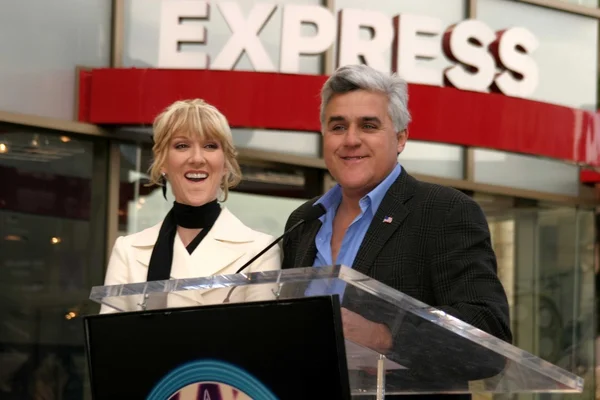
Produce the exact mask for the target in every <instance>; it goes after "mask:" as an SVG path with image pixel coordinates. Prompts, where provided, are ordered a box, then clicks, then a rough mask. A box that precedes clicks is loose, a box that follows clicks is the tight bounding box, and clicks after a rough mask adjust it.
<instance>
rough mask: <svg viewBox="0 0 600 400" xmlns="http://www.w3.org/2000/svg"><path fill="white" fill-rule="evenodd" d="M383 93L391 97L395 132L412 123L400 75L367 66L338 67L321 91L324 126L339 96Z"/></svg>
mask: <svg viewBox="0 0 600 400" xmlns="http://www.w3.org/2000/svg"><path fill="white" fill-rule="evenodd" d="M360 89H362V90H368V91H372V92H381V93H384V94H385V95H387V97H388V100H389V102H388V104H389V105H388V113H389V115H390V118H391V120H392V123H393V124H394V128H395V130H396V132H400V131H403V130H404V129H406V128H407V127H408V124H409V122H410V113H409V112H408V85H407V83H406V81H405V80H404V79H402V78H401V77H400V76H399V75H398V74H395V73H394V74H392V75H389V74H385V73H383V72H380V71H378V70H376V69H374V68H372V67H369V66H367V65H363V64H360V65H346V66H343V67H340V68H338V69H337V70H336V71H335V72H334V73H333V74H332V75H331V76H330V77H329V79H327V81H326V82H325V84H324V85H323V89H321V125H322V126H325V107H327V104H329V101H330V100H331V98H332V97H333V96H334V95H336V94H344V93H348V92H351V91H354V90H360Z"/></svg>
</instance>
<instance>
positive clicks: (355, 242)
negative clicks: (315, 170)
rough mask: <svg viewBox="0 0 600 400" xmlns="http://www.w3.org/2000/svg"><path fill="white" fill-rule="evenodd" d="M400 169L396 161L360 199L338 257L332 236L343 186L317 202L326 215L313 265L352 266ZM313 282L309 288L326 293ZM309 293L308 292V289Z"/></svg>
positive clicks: (326, 194) (311, 290)
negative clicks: (385, 174) (382, 177)
mask: <svg viewBox="0 0 600 400" xmlns="http://www.w3.org/2000/svg"><path fill="white" fill-rule="evenodd" d="M401 171H402V167H401V166H400V164H397V165H396V167H394V169H393V170H392V172H390V174H389V175H388V176H387V177H386V178H385V179H384V180H383V181H382V182H381V183H380V184H379V185H377V187H375V188H374V189H373V190H372V191H371V192H369V193H368V194H367V195H365V196H364V197H363V198H362V199H360V201H359V205H360V210H361V212H360V214H359V215H358V216H357V217H356V218H355V219H354V221H352V223H351V224H350V225H349V226H348V229H347V230H346V233H345V234H344V239H343V240H342V245H341V247H340V250H339V252H338V256H337V260H332V255H331V236H332V235H333V219H334V217H335V214H336V212H337V209H338V206H339V205H340V203H341V201H342V188H341V187H340V185H339V184H338V185H335V186H334V187H333V188H331V189H330V190H329V191H328V192H327V193H325V194H324V195H323V196H322V197H321V198H320V199H319V200H318V201H317V202H315V204H322V205H323V207H325V210H326V212H325V214H323V216H321V218H319V219H320V220H321V222H322V225H321V228H320V229H319V232H317V236H316V237H315V244H316V247H317V256H316V257H315V260H314V263H313V266H314V267H322V266H330V265H337V264H339V265H344V266H346V267H350V268H352V266H353V264H354V259H355V258H356V254H357V253H358V249H359V248H360V245H361V244H362V241H363V239H364V237H365V234H366V233H367V230H368V229H369V226H370V225H371V221H373V218H374V217H375V214H376V213H377V209H378V208H379V205H380V204H381V202H382V200H383V198H384V197H385V195H386V193H387V191H388V190H389V188H390V187H391V186H392V184H393V183H394V182H395V181H396V179H397V178H398V176H400V173H401ZM311 286H312V289H309V291H310V292H311V293H313V294H319V293H318V292H321V293H320V294H325V293H322V290H319V289H318V288H317V287H316V286H314V285H311ZM319 286H320V285H319ZM337 289H338V290H334V291H335V292H337V293H339V292H340V290H339V289H341V288H337ZM315 290H316V291H315ZM307 294H309V293H308V292H307Z"/></svg>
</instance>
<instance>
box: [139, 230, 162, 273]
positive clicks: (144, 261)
mask: <svg viewBox="0 0 600 400" xmlns="http://www.w3.org/2000/svg"><path fill="white" fill-rule="evenodd" d="M161 225H162V222H161V223H159V224H157V225H154V226H152V227H150V228H148V229H145V230H143V231H141V232H139V233H138V234H137V235H136V238H135V240H134V241H133V242H132V247H133V249H134V250H133V253H134V255H133V257H134V258H135V260H136V262H137V263H139V264H140V265H142V266H143V267H145V274H146V273H147V272H148V265H150V257H151V256H152V250H153V249H154V244H155V243H156V240H157V239H158V232H159V231H160V227H161ZM145 274H144V276H145Z"/></svg>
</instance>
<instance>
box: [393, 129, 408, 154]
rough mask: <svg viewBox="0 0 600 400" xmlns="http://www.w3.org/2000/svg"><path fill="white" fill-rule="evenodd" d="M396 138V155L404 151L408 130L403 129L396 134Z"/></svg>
mask: <svg viewBox="0 0 600 400" xmlns="http://www.w3.org/2000/svg"><path fill="white" fill-rule="evenodd" d="M396 135H397V137H398V149H397V151H398V154H400V153H402V151H404V146H406V141H407V140H408V129H404V130H402V131H400V132H398V133H397V134H396Z"/></svg>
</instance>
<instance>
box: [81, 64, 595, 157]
mask: <svg viewBox="0 0 600 400" xmlns="http://www.w3.org/2000/svg"><path fill="white" fill-rule="evenodd" d="M326 79H327V77H326V76H315V75H290V74H277V73H261V72H244V71H210V70H169V69H94V70H92V71H90V72H87V73H85V74H81V76H80V90H79V93H80V94H82V95H84V96H85V97H84V98H80V99H79V110H80V112H79V116H80V118H81V119H82V120H83V121H85V122H90V123H94V124H102V125H106V124H111V125H140V124H141V125H146V124H151V123H152V121H153V119H154V117H155V116H156V114H157V113H158V112H160V111H161V110H162V109H163V108H164V107H166V106H167V105H169V104H170V103H172V102H174V101H175V100H178V99H186V98H197V97H199V98H203V99H205V100H206V101H208V102H209V103H212V104H214V105H215V106H216V107H218V108H219V109H220V110H221V111H222V112H223V113H224V114H225V115H226V116H227V118H228V119H229V122H230V124H231V126H232V127H236V128H256V129H277V130H296V131H319V129H320V124H319V102H320V99H319V91H320V88H321V86H322V84H323V82H325V80H326ZM409 95H410V100H409V109H410V111H411V113H412V115H413V123H411V125H410V128H409V132H410V137H411V138H412V139H417V140H424V141H431V142H439V143H449V144H457V145H462V146H473V147H483V148H489V149H495V150H501V151H508V152H515V153H524V154H530V155H537V156H544V157H550V158H555V159H562V160H566V161H573V162H577V163H585V164H588V165H592V166H600V143H599V142H600V137H599V135H600V118H599V115H598V114H596V113H593V112H587V111H582V110H578V109H572V108H568V107H562V106H557V105H553V104H547V103H542V102H538V101H531V100H526V99H520V98H515V97H509V96H504V95H501V94H497V93H478V92H469V91H461V90H457V89H454V88H449V87H436V86H426V85H417V84H411V85H410V87H409Z"/></svg>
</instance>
